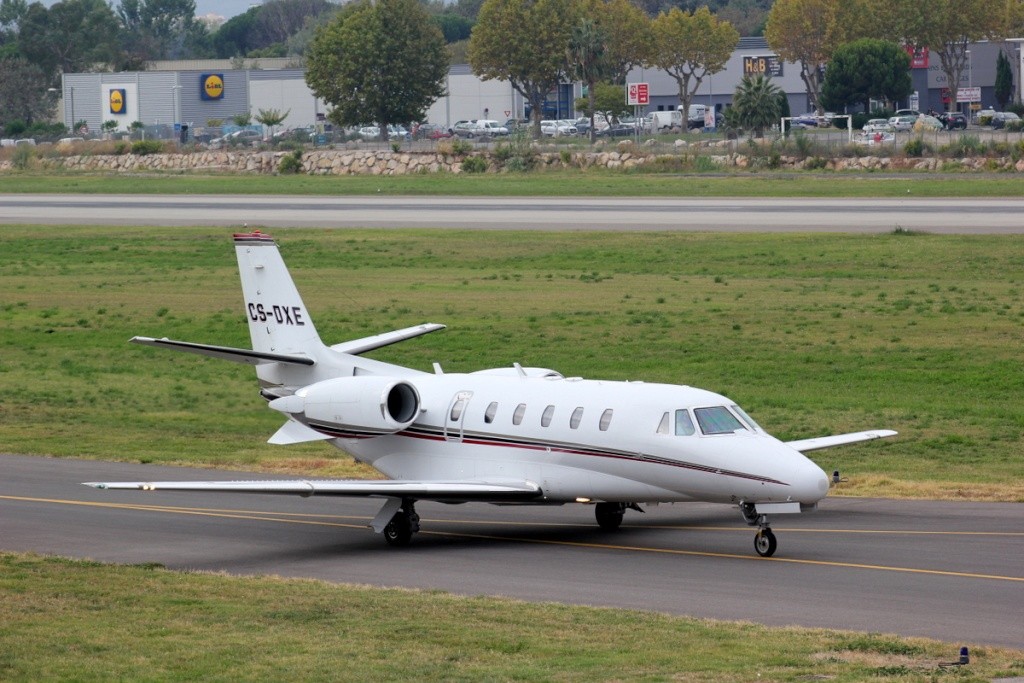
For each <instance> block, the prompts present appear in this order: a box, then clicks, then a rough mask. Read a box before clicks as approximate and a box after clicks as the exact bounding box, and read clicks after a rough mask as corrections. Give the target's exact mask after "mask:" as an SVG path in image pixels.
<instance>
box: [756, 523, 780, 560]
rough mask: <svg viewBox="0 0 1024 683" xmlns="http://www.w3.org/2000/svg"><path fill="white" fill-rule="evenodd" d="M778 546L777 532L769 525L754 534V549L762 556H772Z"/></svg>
mask: <svg viewBox="0 0 1024 683" xmlns="http://www.w3.org/2000/svg"><path fill="white" fill-rule="evenodd" d="M778 546H779V544H778V541H776V540H775V534H773V533H772V530H771V529H769V528H768V527H767V526H766V527H764V528H762V529H761V530H759V531H758V532H757V535H756V536H754V550H755V551H756V552H757V554H758V555H760V556H761V557H771V556H772V555H774V554H775V549H776V548H777V547H778Z"/></svg>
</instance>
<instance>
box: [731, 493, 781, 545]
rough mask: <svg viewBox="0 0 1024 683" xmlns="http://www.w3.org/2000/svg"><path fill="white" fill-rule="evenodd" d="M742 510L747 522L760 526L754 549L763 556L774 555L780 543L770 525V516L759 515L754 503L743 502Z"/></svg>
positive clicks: (755, 537)
mask: <svg viewBox="0 0 1024 683" xmlns="http://www.w3.org/2000/svg"><path fill="white" fill-rule="evenodd" d="M740 512H742V513H743V519H744V520H745V521H746V522H747V524H749V525H750V526H756V527H758V530H757V534H756V535H755V536H754V551H755V552H756V553H757V554H758V555H760V556H761V557H771V556H772V555H774V554H775V549H776V548H778V547H779V543H778V541H776V540H775V534H773V533H772V530H771V528H769V526H768V516H767V515H759V514H758V513H757V509H756V508H755V507H754V504H753V503H743V504H741V505H740Z"/></svg>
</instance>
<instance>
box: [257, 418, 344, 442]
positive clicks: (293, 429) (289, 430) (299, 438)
mask: <svg viewBox="0 0 1024 683" xmlns="http://www.w3.org/2000/svg"><path fill="white" fill-rule="evenodd" d="M330 438H331V437H330V436H328V435H326V434H321V433H320V432H318V431H316V430H315V429H310V428H309V427H307V426H306V425H304V424H302V423H301V422H296V421H295V420H288V421H287V422H285V423H284V426H283V427H281V428H280V429H278V430H277V431H276V432H275V433H274V435H273V436H272V437H270V438H269V439H267V443H272V444H274V445H275V446H287V445H289V444H293V443H307V442H309V441H323V440H325V439H330Z"/></svg>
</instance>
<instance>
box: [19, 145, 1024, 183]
mask: <svg viewBox="0 0 1024 683" xmlns="http://www.w3.org/2000/svg"><path fill="white" fill-rule="evenodd" d="M698 153H699V154H702V155H704V156H706V157H707V159H708V160H710V161H711V162H712V163H713V164H714V165H715V166H717V167H719V168H722V169H731V168H736V169H748V168H754V167H764V165H765V157H751V156H749V155H746V154H739V153H736V152H730V151H728V149H703V150H696V149H693V148H688V147H687V146H686V144H685V143H683V144H678V143H677V145H676V146H675V152H674V153H671V154H664V153H661V154H657V153H654V152H653V151H651V150H648V149H644V148H642V147H641V148H639V149H638V148H635V147H633V146H631V145H629V144H622V143H620V145H618V147H617V149H614V150H608V151H588V152H575V151H574V152H568V151H565V152H542V153H539V154H537V160H538V164H539V165H542V166H548V167H556V168H560V167H568V168H592V167H594V168H611V169H614V168H634V167H637V166H642V165H644V164H649V163H652V162H657V163H678V162H676V161H675V159H676V158H678V157H679V156H680V155H693V154H698ZM289 154H290V153H289V152H258V151H242V152H226V151H203V152H194V153H191V154H150V155H145V156H139V155H135V154H121V155H113V154H110V155H99V154H97V155H78V156H67V157H44V158H38V159H35V160H34V163H35V164H38V166H39V167H41V168H43V169H44V170H61V171H89V172H113V173H117V172H198V173H210V172H218V173H254V174H274V173H277V172H278V168H279V167H280V164H281V160H282V159H284V158H285V157H286V156H288V155H289ZM469 156H481V157H483V158H485V159H487V161H488V171H490V172H496V171H499V170H500V163H499V161H498V160H497V159H496V157H495V156H494V155H493V154H491V153H489V152H486V151H477V152H474V153H473V154H471V155H469ZM466 158H467V157H466V156H460V155H455V154H446V153H444V152H437V151H431V152H401V151H400V152H391V151H383V150H379V151H373V150H314V151H307V152H305V153H304V154H303V155H302V172H303V173H307V174H310V175H352V174H358V175H403V174H407V173H437V172H448V173H461V172H463V169H462V164H463V161H464V160H465V159H466ZM823 163H824V168H826V169H828V170H834V171H863V170H872V171H886V170H891V171H898V170H925V171H935V170H943V169H949V168H955V169H957V170H964V171H1015V172H1024V160H1020V161H1014V160H1013V159H1012V158H1010V157H995V158H992V157H971V158H963V159H941V158H932V157H926V158H913V157H903V156H892V157H890V156H863V157H838V158H832V159H826V160H818V159H815V160H813V161H811V160H808V159H802V158H799V157H791V156H781V157H779V158H778V163H777V164H774V163H773V167H774V168H778V169H784V170H801V169H804V168H821V164H823ZM684 168H685V167H684ZM12 170H13V165H12V162H11V161H10V160H6V161H0V172H6V171H12Z"/></svg>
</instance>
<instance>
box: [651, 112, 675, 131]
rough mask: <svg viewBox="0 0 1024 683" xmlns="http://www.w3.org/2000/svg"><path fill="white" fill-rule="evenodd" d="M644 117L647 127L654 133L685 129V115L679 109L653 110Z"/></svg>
mask: <svg viewBox="0 0 1024 683" xmlns="http://www.w3.org/2000/svg"><path fill="white" fill-rule="evenodd" d="M644 119H646V122H645V126H646V128H647V129H648V130H649V131H651V132H652V133H660V132H662V131H666V130H682V129H683V115H682V113H680V112H679V111H678V110H673V111H652V112H649V113H648V114H647V116H645V117H644Z"/></svg>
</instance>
